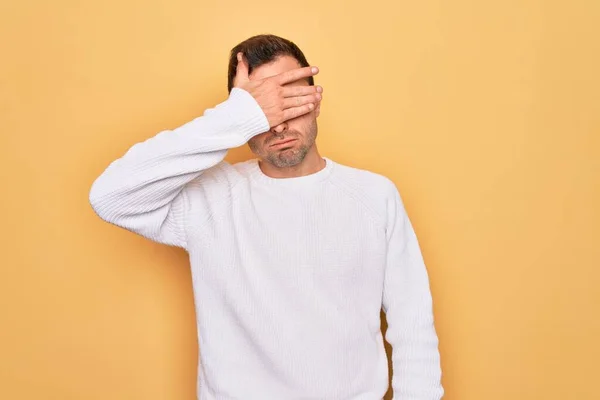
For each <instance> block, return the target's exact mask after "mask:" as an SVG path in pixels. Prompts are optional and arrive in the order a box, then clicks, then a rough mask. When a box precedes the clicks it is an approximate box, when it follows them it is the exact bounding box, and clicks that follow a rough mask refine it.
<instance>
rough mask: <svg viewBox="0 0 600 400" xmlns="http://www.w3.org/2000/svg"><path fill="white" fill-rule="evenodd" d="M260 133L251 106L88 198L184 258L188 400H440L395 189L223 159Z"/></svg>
mask: <svg viewBox="0 0 600 400" xmlns="http://www.w3.org/2000/svg"><path fill="white" fill-rule="evenodd" d="M268 129H269V124H268V121H267V119H266V117H265V115H264V113H263V112H262V110H261V109H260V107H259V106H258V104H257V103H256V102H255V100H254V99H253V98H252V96H250V94H249V93H247V92H245V91H243V90H241V89H234V90H233V91H232V92H231V95H230V96H229V98H228V99H227V100H226V101H224V102H222V103H221V104H219V105H217V106H216V107H214V108H212V109H208V110H206V111H205V113H204V115H203V116H201V117H199V118H196V119H194V120H193V121H191V122H189V123H187V124H185V125H183V126H181V127H179V128H177V129H174V130H169V131H163V132H161V133H159V134H157V135H156V136H154V137H152V138H150V139H148V140H146V141H144V142H141V143H138V144H135V145H134V146H133V147H131V149H129V151H127V153H126V154H125V155H124V156H123V157H121V158H119V159H117V160H116V161H114V162H113V163H112V164H110V165H109V166H108V168H107V169H106V170H105V171H104V172H103V173H102V175H101V176H100V177H98V178H97V180H96V181H95V182H94V184H93V185H92V188H91V191H90V202H91V204H92V207H93V209H94V210H95V212H96V213H97V214H98V215H99V216H100V217H101V218H102V219H104V220H105V221H107V222H109V223H112V224H115V225H117V226H120V227H122V228H125V229H127V230H130V231H132V232H135V233H137V234H139V235H142V236H144V237H146V238H148V239H151V240H153V241H156V242H159V243H164V244H168V245H173V246H178V247H182V248H184V249H186V250H187V252H188V253H189V257H190V264H191V269H192V278H193V287H194V295H195V304H196V315H197V318H198V340H199V349H200V350H199V353H200V360H199V368H198V398H199V399H201V400H213V399H215V400H216V399H219V400H229V399H243V400H246V399H256V400H292V399H298V400H299V399H315V400H326V399H332V400H333V399H338V400H359V399H360V400H380V399H382V398H383V396H384V394H385V392H386V390H387V387H388V366H387V359H386V353H385V350H384V344H383V337H382V333H381V331H380V318H379V317H380V310H381V308H382V306H383V309H384V311H385V312H386V314H387V320H388V330H387V334H386V339H387V340H388V341H389V343H390V344H391V345H392V347H393V354H392V359H393V381H392V386H393V389H394V396H395V399H397V400H437V399H440V398H441V397H442V394H443V389H442V386H441V382H440V378H441V370H440V361H439V352H438V338H437V335H436V331H435V328H434V324H433V315H432V301H431V294H430V290H429V283H428V276H427V271H426V268H425V265H424V263H423V259H422V256H421V252H420V250H419V245H418V242H417V238H416V237H415V234H414V231H413V228H412V226H411V223H410V220H409V218H408V217H407V215H406V212H405V210H404V207H403V204H402V200H401V198H400V196H399V193H398V191H397V190H396V187H395V185H394V184H393V183H392V182H391V181H390V180H389V179H387V178H385V177H383V176H381V175H377V174H374V173H371V172H367V171H364V170H358V169H354V168H350V167H347V166H343V165H341V164H337V163H335V162H333V161H332V160H330V159H328V158H325V160H326V167H325V168H324V169H322V170H320V171H319V172H317V173H314V174H311V175H307V176H303V177H299V178H289V179H273V178H270V177H267V176H266V175H264V174H263V173H262V171H261V170H260V168H259V167H258V164H257V161H256V160H252V161H248V162H243V163H239V164H235V165H231V164H228V163H227V162H225V161H223V158H224V157H225V154H226V153H227V150H228V149H230V148H234V147H238V146H241V145H243V144H245V143H246V142H247V141H248V140H249V139H250V138H252V137H253V136H255V135H257V134H259V133H262V132H265V131H267V130H268Z"/></svg>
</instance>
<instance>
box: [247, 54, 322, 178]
mask: <svg viewBox="0 0 600 400" xmlns="http://www.w3.org/2000/svg"><path fill="white" fill-rule="evenodd" d="M295 68H300V64H299V63H298V61H297V60H296V59H295V58H293V57H290V56H281V57H278V58H277V59H276V60H275V61H273V62H271V63H269V64H264V65H261V66H260V67H258V68H255V69H254V70H253V71H252V74H250V77H249V78H250V80H256V79H264V78H268V77H270V76H274V75H277V74H280V73H282V72H286V71H289V70H292V69H295ZM299 85H303V86H308V82H307V81H306V80H305V79H302V80H299V81H296V82H291V83H289V84H288V85H287V86H299ZM316 106H317V107H315V110H314V111H312V112H310V113H308V114H304V115H302V116H300V117H298V118H294V119H291V120H288V121H285V122H283V123H282V124H279V125H277V126H274V127H272V128H271V130H269V131H267V132H264V133H261V134H260V135H257V136H255V137H253V138H252V139H250V140H249V141H248V145H249V146H250V150H252V152H253V153H254V154H256V156H258V157H259V158H260V159H261V160H263V161H265V162H268V163H269V164H271V165H273V166H275V167H278V168H285V167H293V166H295V165H298V164H300V163H301V162H302V160H304V157H306V154H308V152H309V151H311V150H312V149H313V147H314V145H315V139H316V137H317V116H318V113H319V105H318V104H317V105H316Z"/></svg>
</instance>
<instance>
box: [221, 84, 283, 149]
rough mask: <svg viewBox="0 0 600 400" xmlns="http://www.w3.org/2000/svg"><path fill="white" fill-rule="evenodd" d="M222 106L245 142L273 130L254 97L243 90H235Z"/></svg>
mask: <svg viewBox="0 0 600 400" xmlns="http://www.w3.org/2000/svg"><path fill="white" fill-rule="evenodd" d="M220 106H221V110H222V111H224V112H226V113H227V114H228V115H229V121H230V123H231V124H232V125H233V126H234V127H235V131H236V132H238V133H239V134H240V135H241V136H242V137H243V138H244V141H245V142H247V141H248V140H250V139H252V138H253V137H254V136H256V135H258V134H261V133H264V132H267V131H268V130H269V129H270V128H271V127H270V125H269V121H268V120H267V117H266V115H265V113H264V112H263V110H262V109H261V108H260V106H259V105H258V103H257V102H256V100H255V99H254V97H252V95H250V93H248V92H247V91H245V90H243V89H240V88H233V89H232V90H231V93H230V95H229V98H228V99H227V101H225V102H223V103H221V105H220Z"/></svg>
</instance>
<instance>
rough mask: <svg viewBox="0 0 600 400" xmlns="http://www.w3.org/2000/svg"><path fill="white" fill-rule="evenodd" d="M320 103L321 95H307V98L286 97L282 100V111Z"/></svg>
mask: <svg viewBox="0 0 600 400" xmlns="http://www.w3.org/2000/svg"><path fill="white" fill-rule="evenodd" d="M319 101H321V94H320V93H315V94H309V95H307V96H297V97H288V98H286V99H284V100H283V109H284V110H285V109H288V108H293V107H300V106H303V105H305V104H309V103H317V102H319Z"/></svg>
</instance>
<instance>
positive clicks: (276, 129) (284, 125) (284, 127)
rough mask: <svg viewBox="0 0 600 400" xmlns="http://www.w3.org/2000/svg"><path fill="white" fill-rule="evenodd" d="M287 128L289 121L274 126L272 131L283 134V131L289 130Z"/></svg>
mask: <svg viewBox="0 0 600 400" xmlns="http://www.w3.org/2000/svg"><path fill="white" fill-rule="evenodd" d="M287 129H288V126H287V123H286V122H283V123H281V124H279V125H276V126H274V127H272V128H271V132H272V133H274V134H281V133H283V132H285V131H287Z"/></svg>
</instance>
